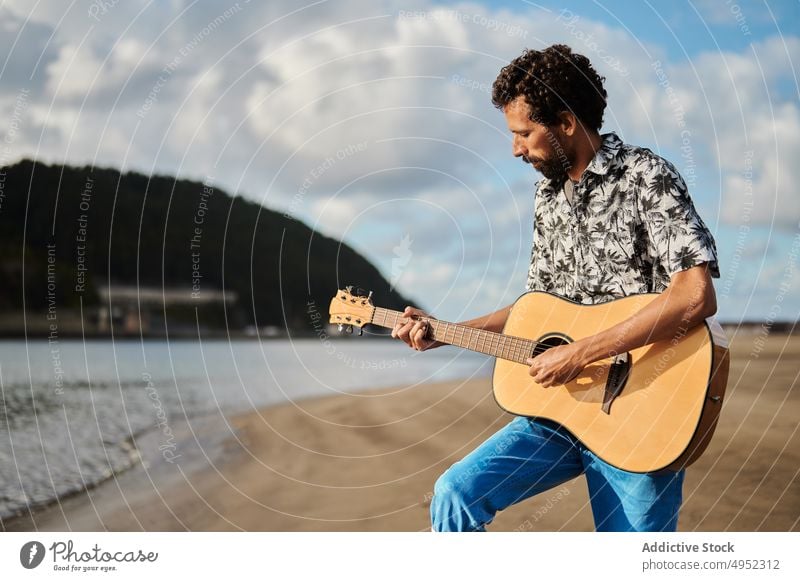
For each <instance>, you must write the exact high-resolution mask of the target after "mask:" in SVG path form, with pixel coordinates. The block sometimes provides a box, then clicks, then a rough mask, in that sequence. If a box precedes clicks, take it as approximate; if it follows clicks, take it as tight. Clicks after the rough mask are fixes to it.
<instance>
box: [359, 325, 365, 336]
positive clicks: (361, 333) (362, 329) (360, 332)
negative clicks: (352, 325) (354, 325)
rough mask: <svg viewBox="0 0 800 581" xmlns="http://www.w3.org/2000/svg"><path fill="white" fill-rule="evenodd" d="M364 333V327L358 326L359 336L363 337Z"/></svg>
mask: <svg viewBox="0 0 800 581" xmlns="http://www.w3.org/2000/svg"><path fill="white" fill-rule="evenodd" d="M363 334H364V327H359V328H358V336H359V337H361V336H362V335H363Z"/></svg>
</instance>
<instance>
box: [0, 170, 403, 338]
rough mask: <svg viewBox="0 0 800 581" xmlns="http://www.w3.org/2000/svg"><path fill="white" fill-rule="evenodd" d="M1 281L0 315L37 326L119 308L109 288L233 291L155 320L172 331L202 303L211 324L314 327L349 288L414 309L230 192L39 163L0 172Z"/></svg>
mask: <svg viewBox="0 0 800 581" xmlns="http://www.w3.org/2000/svg"><path fill="white" fill-rule="evenodd" d="M0 274H2V276H3V280H4V284H3V285H2V287H0V310H2V311H3V313H5V314H6V315H8V313H22V312H23V310H24V312H25V313H26V314H27V316H28V318H29V324H30V325H32V323H31V321H35V320H38V321H39V322H40V323H41V322H42V321H41V320H40V319H41V317H45V320H46V319H47V317H46V316H47V314H48V313H56V312H57V316H58V317H59V318H60V319H61V320H62V321H63V320H66V319H67V318H68V315H74V314H75V313H80V308H81V307H82V308H83V309H84V311H83V313H84V318H86V319H87V320H88V318H89V317H88V315H87V313H98V312H101V311H102V310H103V309H105V308H106V307H109V306H110V307H111V310H114V309H115V307H116V305H114V304H113V302H112V303H111V304H109V301H108V300H107V299H105V298H104V297H105V296H106V295H104V294H102V292H101V291H102V290H103V289H104V288H106V287H108V286H109V285H110V286H124V287H128V288H129V289H130V288H133V289H143V288H148V289H151V290H152V289H184V290H185V291H186V292H187V294H188V293H190V292H191V293H193V294H192V297H193V298H198V299H199V298H200V297H203V296H206V297H208V296H211V295H213V294H219V292H218V291H220V290H221V289H226V291H234V292H235V295H236V297H237V298H236V301H235V302H228V303H227V306H224V305H223V303H221V302H218V303H217V304H216V305H214V304H213V301H211V302H205V303H204V302H202V301H199V300H198V301H197V304H192V303H191V301H189V303H188V304H185V305H170V304H162V305H161V309H155V311H154V312H150V313H149V316H150V318H153V319H155V320H158V319H159V318H160V319H163V322H162V323H160V324H161V325H162V327H163V328H165V329H166V328H169V329H170V331H171V330H172V328H175V329H177V328H179V327H180V326H181V325H183V326H185V327H186V326H188V327H190V328H193V327H196V321H195V307H197V312H198V316H199V318H200V319H201V321H200V322H201V325H202V326H204V327H205V328H211V329H224V328H226V327H227V328H229V329H230V328H232V329H244V328H246V327H248V326H257V327H264V326H274V327H283V328H288V329H290V330H296V331H300V330H313V329H314V328H315V326H314V320H313V318H312V317H311V316H310V314H309V312H310V310H314V309H316V311H318V312H322V313H323V314H326V313H327V307H328V302H329V301H330V298H331V297H332V296H333V294H334V292H335V291H336V289H337V288H341V287H343V286H344V285H346V284H353V285H356V286H360V287H362V288H365V289H370V290H372V291H374V292H375V295H376V296H379V297H380V304H381V306H386V307H389V308H398V309H399V308H402V307H403V305H405V304H409V301H408V300H407V299H405V298H404V297H402V296H400V295H399V294H398V293H396V292H394V291H393V290H391V289H390V285H389V283H388V282H387V281H386V280H385V279H384V278H383V276H382V275H381V274H380V273H379V272H378V270H377V269H376V268H375V267H374V266H372V264H370V263H369V262H368V261H367V260H366V259H364V258H363V257H362V256H361V255H359V254H358V253H357V252H355V251H354V250H353V249H352V248H350V247H349V246H347V245H346V244H343V243H341V242H339V241H337V240H334V239H331V238H328V237H325V236H323V235H321V234H319V233H318V232H315V231H314V230H312V229H310V228H309V227H307V226H306V225H305V224H303V223H301V222H299V221H297V220H294V219H292V218H291V217H287V216H285V215H283V214H280V213H278V212H275V211H273V210H269V209H267V208H264V207H263V206H260V205H258V204H256V203H254V202H251V201H248V200H245V199H243V198H241V197H233V196H231V195H229V194H228V193H226V192H224V191H223V190H220V189H216V188H213V187H211V186H206V185H204V184H202V183H199V182H196V181H189V180H182V179H176V178H173V177H167V176H146V175H142V174H139V173H125V174H121V173H120V172H119V171H116V170H113V169H99V168H92V167H71V166H61V165H46V164H43V163H37V162H33V161H30V160H23V161H21V162H19V163H16V164H15V165H11V166H7V167H4V168H0ZM204 293H205V295H204ZM112 296H113V295H112ZM37 317H38V318H37ZM34 326H35V325H34ZM317 326H318V323H317ZM31 328H32V327H31ZM4 331H8V325H5V328H4Z"/></svg>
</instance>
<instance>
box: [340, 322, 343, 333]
mask: <svg viewBox="0 0 800 581" xmlns="http://www.w3.org/2000/svg"><path fill="white" fill-rule="evenodd" d="M342 331H344V325H342V324H341V323H339V332H340V333H341V332H342Z"/></svg>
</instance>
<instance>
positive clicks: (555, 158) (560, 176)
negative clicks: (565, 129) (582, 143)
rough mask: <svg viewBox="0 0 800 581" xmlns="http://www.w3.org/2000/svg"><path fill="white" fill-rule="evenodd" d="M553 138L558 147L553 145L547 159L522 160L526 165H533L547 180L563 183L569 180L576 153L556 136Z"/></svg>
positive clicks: (525, 158) (527, 158)
mask: <svg viewBox="0 0 800 581" xmlns="http://www.w3.org/2000/svg"><path fill="white" fill-rule="evenodd" d="M553 138H554V139H556V143H557V144H558V147H557V148H556V147H553V146H552V144H551V145H550V152H549V153H548V155H547V157H545V158H541V157H533V158H529V157H524V156H523V158H522V159H523V161H524V162H525V163H529V164H531V165H532V166H533V167H534V169H535V170H536V171H538V172H539V173H540V174H542V175H543V176H544V177H546V178H547V179H549V180H552V181H555V182H562V181H564V180H566V179H567V172H568V171H569V170H570V169H571V168H572V166H573V165H574V162H575V152H574V151H571V150H569V149H567V148H566V147H564V144H562V143H561V142H560V141H559V140H558V139H557V138H556V137H555V135H553Z"/></svg>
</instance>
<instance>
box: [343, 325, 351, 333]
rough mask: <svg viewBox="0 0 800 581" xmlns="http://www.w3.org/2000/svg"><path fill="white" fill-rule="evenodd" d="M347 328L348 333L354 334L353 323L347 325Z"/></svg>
mask: <svg viewBox="0 0 800 581" xmlns="http://www.w3.org/2000/svg"><path fill="white" fill-rule="evenodd" d="M345 329H347V334H348V335H352V334H353V325H347V326H346V327H345Z"/></svg>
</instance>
